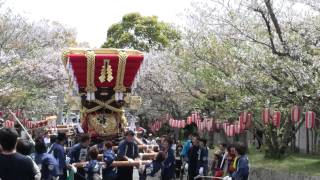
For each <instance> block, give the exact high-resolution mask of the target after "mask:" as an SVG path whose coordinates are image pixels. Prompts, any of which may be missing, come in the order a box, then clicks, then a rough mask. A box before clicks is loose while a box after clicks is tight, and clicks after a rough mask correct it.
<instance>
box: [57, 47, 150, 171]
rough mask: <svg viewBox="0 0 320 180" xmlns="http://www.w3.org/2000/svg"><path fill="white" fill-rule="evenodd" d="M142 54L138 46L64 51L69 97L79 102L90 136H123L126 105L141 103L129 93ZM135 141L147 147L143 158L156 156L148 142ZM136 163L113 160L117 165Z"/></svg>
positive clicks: (105, 138) (84, 124) (82, 121)
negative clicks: (136, 47)
mask: <svg viewBox="0 0 320 180" xmlns="http://www.w3.org/2000/svg"><path fill="white" fill-rule="evenodd" d="M143 58H144V56H143V53H142V52H140V51H137V50H122V49H93V50H90V49H73V48H71V49H68V50H66V51H64V52H63V64H64V66H65V69H66V71H67V73H68V77H69V78H68V79H69V82H68V83H69V84H68V86H69V92H68V96H69V97H68V98H67V99H68V100H69V102H70V101H72V102H73V104H78V106H79V110H80V117H81V125H82V128H83V130H84V131H85V132H86V133H88V134H89V135H90V136H91V137H99V138H102V139H104V140H111V139H112V140H114V139H117V138H118V137H121V136H123V133H124V132H125V131H126V129H127V126H128V122H127V119H126V117H125V108H130V109H138V108H139V106H140V104H141V98H140V97H138V96H132V95H131V94H130V93H131V86H132V84H133V81H134V79H135V76H136V75H137V72H138V70H139V68H140V65H141V64H142V62H143ZM136 142H137V143H138V145H140V146H139V149H140V148H141V149H144V150H143V152H145V154H144V155H145V156H143V154H142V156H143V157H147V158H144V159H150V158H151V159H152V158H153V157H154V155H155V154H154V153H153V151H150V150H149V148H148V146H147V145H145V144H143V143H142V142H141V141H140V140H139V139H137V138H136ZM114 148H116V147H114ZM147 150H148V151H147ZM150 153H151V154H150ZM143 163H144V162H143ZM136 164H137V162H135V163H132V162H131V163H130V162H114V165H115V166H133V165H136ZM80 166H81V164H80Z"/></svg>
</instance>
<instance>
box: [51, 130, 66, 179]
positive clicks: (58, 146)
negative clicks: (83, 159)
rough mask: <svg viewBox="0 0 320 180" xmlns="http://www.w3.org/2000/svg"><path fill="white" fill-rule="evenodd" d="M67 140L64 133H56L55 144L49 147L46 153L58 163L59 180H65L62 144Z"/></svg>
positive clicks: (64, 159) (64, 160) (64, 158)
mask: <svg viewBox="0 0 320 180" xmlns="http://www.w3.org/2000/svg"><path fill="white" fill-rule="evenodd" d="M66 140H67V136H66V134H65V133H58V136H57V139H56V142H55V143H53V144H52V145H51V147H50V148H49V151H48V153H49V154H52V155H53V157H54V158H55V159H56V160H57V163H58V167H59V168H58V175H59V180H65V179H66V178H67V176H66V175H67V174H66V155H65V150H64V144H65V142H66Z"/></svg>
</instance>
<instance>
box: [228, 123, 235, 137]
mask: <svg viewBox="0 0 320 180" xmlns="http://www.w3.org/2000/svg"><path fill="white" fill-rule="evenodd" d="M229 135H230V136H234V135H235V126H234V125H233V124H231V125H230V126H229Z"/></svg>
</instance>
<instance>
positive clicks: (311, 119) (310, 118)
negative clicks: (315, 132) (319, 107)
mask: <svg viewBox="0 0 320 180" xmlns="http://www.w3.org/2000/svg"><path fill="white" fill-rule="evenodd" d="M315 119H316V113H314V112H313V111H307V112H306V117H305V121H306V128H307V129H311V128H314V125H315Z"/></svg>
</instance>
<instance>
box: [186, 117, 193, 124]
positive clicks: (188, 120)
mask: <svg viewBox="0 0 320 180" xmlns="http://www.w3.org/2000/svg"><path fill="white" fill-rule="evenodd" d="M191 123H192V117H191V116H189V117H188V118H187V124H189V125H190V124H191Z"/></svg>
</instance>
